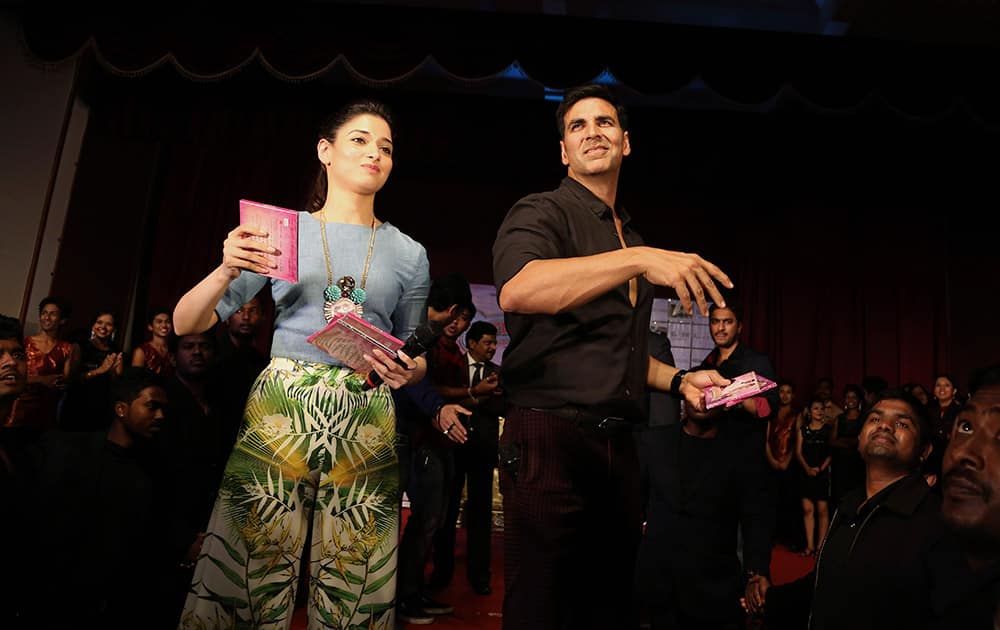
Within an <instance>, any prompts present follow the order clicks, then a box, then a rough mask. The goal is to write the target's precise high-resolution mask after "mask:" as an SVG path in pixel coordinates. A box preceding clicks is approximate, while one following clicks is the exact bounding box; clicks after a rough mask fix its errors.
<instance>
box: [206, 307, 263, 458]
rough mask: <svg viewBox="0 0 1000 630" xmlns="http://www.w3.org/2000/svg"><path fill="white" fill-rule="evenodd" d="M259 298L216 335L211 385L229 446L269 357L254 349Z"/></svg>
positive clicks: (231, 319) (226, 321) (257, 324)
mask: <svg viewBox="0 0 1000 630" xmlns="http://www.w3.org/2000/svg"><path fill="white" fill-rule="evenodd" d="M262 314H263V311H262V308H261V304H260V298H259V297H256V296H255V297H254V298H253V299H251V300H250V301H249V302H247V303H246V304H244V305H243V306H241V307H240V309H239V310H238V311H236V312H235V313H233V314H232V315H230V316H229V317H228V318H226V319H225V320H223V321H222V322H220V324H219V326H218V334H217V335H216V336H215V340H216V344H215V350H214V354H215V360H214V363H215V369H214V370H213V372H214V376H213V379H212V380H213V382H214V383H215V387H217V388H219V389H220V393H221V397H220V398H219V399H218V401H217V403H218V404H219V405H221V408H220V409H219V411H221V413H222V421H223V423H224V424H225V426H226V427H228V429H227V430H228V431H229V434H228V437H227V438H226V439H227V441H229V442H230V446H232V445H233V443H235V441H236V434H237V433H238V432H239V428H240V426H241V425H242V424H243V411H244V407H245V406H246V401H247V398H248V397H249V396H250V389H251V388H252V387H253V384H254V381H256V380H257V377H258V376H260V373H261V372H262V371H263V370H264V368H265V367H267V363H268V356H267V355H265V354H264V353H263V352H261V351H260V350H258V349H257V347H256V344H255V341H256V337H257V331H258V328H259V327H260V325H261V318H262Z"/></svg>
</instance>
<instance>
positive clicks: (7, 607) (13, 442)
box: [0, 315, 28, 628]
mask: <svg viewBox="0 0 1000 630" xmlns="http://www.w3.org/2000/svg"><path fill="white" fill-rule="evenodd" d="M22 338H23V337H22V334H21V322H19V321H18V320H16V319H14V318H13V317H6V316H4V315H0V421H3V422H0V426H2V425H4V424H6V420H7V419H8V418H10V416H11V414H12V413H13V411H14V402H15V401H16V400H17V398H18V396H20V395H21V394H22V393H23V392H24V389H25V387H26V386H27V383H28V356H27V354H26V353H25V351H24V344H23V343H22V342H21V339H22ZM19 438H20V432H18V431H13V430H11V429H10V428H7V427H3V428H0V505H3V506H4V511H5V514H4V516H2V517H0V540H2V541H4V545H5V547H6V549H7V553H5V554H4V563H5V568H4V569H3V570H0V627H4V628H7V627H14V623H15V618H16V615H17V604H18V597H17V589H18V587H19V586H20V585H21V582H22V576H21V575H20V574H19V572H17V571H14V570H13V569H12V567H18V566H23V563H24V562H25V559H24V558H22V553H21V552H23V551H24V545H23V544H21V542H20V541H21V538H20V536H21V535H22V532H21V530H20V528H19V527H18V523H17V521H16V520H15V519H14V518H12V517H14V516H18V515H19V510H13V509H11V506H15V505H17V502H18V498H19V497H18V495H17V493H16V484H17V481H18V479H17V476H18V475H19V474H20V463H21V462H20V458H19V455H20V453H21V450H22V444H21V440H20V439H19Z"/></svg>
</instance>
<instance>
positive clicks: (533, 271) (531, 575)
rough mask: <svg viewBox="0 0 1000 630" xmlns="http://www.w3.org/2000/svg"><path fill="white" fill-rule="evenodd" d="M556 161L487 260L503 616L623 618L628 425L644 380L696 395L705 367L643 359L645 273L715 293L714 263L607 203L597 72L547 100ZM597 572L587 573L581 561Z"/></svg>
mask: <svg viewBox="0 0 1000 630" xmlns="http://www.w3.org/2000/svg"><path fill="white" fill-rule="evenodd" d="M556 120H557V125H558V130H559V135H560V138H561V142H560V148H561V150H562V162H563V164H564V165H566V166H567V167H568V176H567V177H566V178H565V179H564V180H563V182H562V184H561V185H560V187H559V188H558V189H557V190H555V191H552V192H546V193H540V194H534V195H529V196H527V197H525V198H523V199H521V200H520V201H518V202H517V203H516V204H515V205H514V207H513V208H512V209H511V210H510V212H509V213H508V214H507V217H506V218H505V219H504V222H503V224H502V225H501V227H500V230H499V232H498V234H497V239H496V242H495V243H494V245H493V272H494V280H495V282H496V287H497V295H498V298H499V303H500V307H501V308H502V309H503V310H504V312H505V314H504V320H505V323H506V326H507V332H508V334H509V335H510V343H509V345H508V346H507V349H506V351H505V352H504V359H503V365H502V368H501V372H502V380H503V382H504V388H505V391H506V392H507V396H508V402H509V406H508V409H507V415H506V424H505V426H504V433H503V436H502V438H501V444H500V463H501V467H502V471H501V486H502V490H503V495H504V561H505V567H504V577H505V589H506V592H505V597H504V611H503V624H504V628H508V629H513V628H516V629H518V630H530V629H532V628H544V629H546V630H551V629H553V628H574V629H580V628H592V627H593V628H602V629H603V628H622V627H629V626H631V625H634V623H633V621H634V620H633V619H632V618H631V616H632V614H633V612H634V611H633V610H632V606H631V601H632V583H631V579H630V578H631V576H632V574H633V570H634V561H635V551H636V547H637V545H638V541H639V536H640V527H641V522H640V516H639V512H640V510H639V491H638V486H639V484H638V464H637V461H636V453H635V445H634V442H633V440H632V436H631V433H630V428H631V426H632V425H633V424H634V423H635V422H637V421H639V420H640V419H641V418H642V416H643V412H642V409H641V406H642V405H641V402H640V401H642V400H643V399H644V397H645V393H646V387H647V385H648V386H651V387H653V388H656V389H660V390H667V391H672V392H673V393H674V394H683V395H684V396H685V397H686V398H687V400H688V402H689V404H692V405H695V406H698V405H700V404H703V396H702V391H701V389H702V387H705V386H708V385H711V384H713V383H721V384H725V383H728V381H726V380H725V379H723V378H721V377H720V376H719V375H718V373H716V372H691V373H685V372H683V371H681V370H677V369H676V368H673V367H670V366H667V365H665V364H663V363H660V362H659V361H655V360H653V359H651V357H650V356H649V353H648V351H647V336H648V327H649V319H650V313H651V309H652V300H653V285H660V286H670V287H673V288H674V290H675V291H677V294H678V296H679V297H680V299H681V302H682V303H683V304H684V305H685V307H686V308H688V309H690V308H691V296H692V294H693V295H694V299H695V301H696V302H697V304H698V306H699V307H700V309H701V311H702V312H703V313H704V312H706V307H707V302H706V297H708V298H711V299H712V300H713V301H714V302H716V303H720V304H721V303H724V302H723V300H722V296H721V295H720V294H719V291H718V289H717V288H716V286H715V282H714V281H713V278H714V279H715V280H716V281H719V282H721V283H722V284H723V285H725V286H727V287H729V286H731V285H732V283H731V282H730V281H729V278H728V277H727V276H726V275H725V274H724V273H722V271H721V270H719V268H718V267H716V266H715V265H713V264H711V263H709V262H707V261H705V260H703V259H702V258H701V257H700V256H697V255H694V254H685V253H680V252H672V251H666V250H661V249H654V248H651V247H645V246H643V241H642V238H641V237H640V236H639V234H638V233H637V232H636V231H635V229H634V228H633V226H632V223H631V218H630V216H629V214H628V213H627V212H626V211H625V209H624V208H622V207H621V205H620V204H618V203H617V189H618V177H619V173H620V170H621V165H622V160H623V159H624V158H625V156H627V155H628V154H629V153H630V152H631V147H630V145H629V136H628V123H627V119H626V115H625V110H624V107H623V106H621V105H620V104H619V103H618V101H617V99H615V97H614V96H613V95H612V94H611V93H610V92H609V91H608V90H607V89H606V88H603V87H601V86H593V85H592V86H586V87H583V88H579V89H575V90H571V91H569V92H568V93H567V94H566V96H565V98H564V100H563V102H562V104H561V105H560V106H559V108H558V110H557V112H556ZM598 559H599V560H598ZM597 566H599V567H600V571H599V572H597V573H595V567H597Z"/></svg>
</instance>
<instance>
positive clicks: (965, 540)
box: [940, 364, 1000, 630]
mask: <svg viewBox="0 0 1000 630" xmlns="http://www.w3.org/2000/svg"><path fill="white" fill-rule="evenodd" d="M969 391H970V392H971V398H969V401H968V402H967V403H965V405H963V406H962V409H961V410H960V411H959V412H958V415H957V416H956V418H955V427H954V429H953V430H952V434H951V440H950V441H949V443H948V450H947V451H946V452H945V454H944V461H943V474H942V479H941V494H942V515H943V517H944V521H945V523H946V524H947V525H948V527H949V528H950V529H951V531H953V532H954V533H955V535H956V537H957V538H958V541H959V544H960V546H961V551H962V554H963V557H964V558H965V559H966V561H967V563H968V565H969V568H970V569H971V571H972V578H971V580H969V581H968V583H964V584H962V583H958V582H953V583H952V585H954V587H955V588H954V589H953V591H952V593H953V600H952V605H951V606H950V607H949V609H948V614H947V615H946V616H945V620H944V621H943V622H942V623H941V624H940V627H941V628H962V629H963V630H966V629H969V630H971V629H973V628H984V629H992V628H1000V364H998V365H994V366H992V367H989V368H987V369H985V370H981V371H979V372H978V373H977V374H975V375H974V376H973V379H972V383H971V384H970V387H969Z"/></svg>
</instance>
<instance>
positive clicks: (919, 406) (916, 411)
mask: <svg viewBox="0 0 1000 630" xmlns="http://www.w3.org/2000/svg"><path fill="white" fill-rule="evenodd" d="M883 400H901V401H903V402H904V403H906V404H907V405H909V406H910V408H911V409H912V410H913V419H914V424H915V425H916V426H917V428H919V429H920V446H921V448H923V446H924V445H926V444H927V443H928V442H930V441H931V436H932V435H933V433H934V429H933V428H932V427H931V419H930V416H928V415H927V409H925V408H924V405H923V403H921V402H920V401H919V400H917V397H916V396H914V395H913V394H910V393H907V392H905V391H903V390H901V389H885V390H882V391H881V392H880V393H879V395H878V397H877V398H876V399H875V401H874V402H872V406H871V407H869V408H868V410H867V411H865V414H866V417H867V414H868V413H870V412H871V410H872V409H873V408H874V407H875V405H877V404H879V403H880V402H882V401H883Z"/></svg>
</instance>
